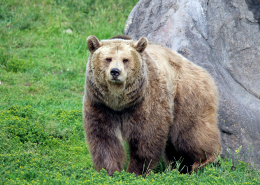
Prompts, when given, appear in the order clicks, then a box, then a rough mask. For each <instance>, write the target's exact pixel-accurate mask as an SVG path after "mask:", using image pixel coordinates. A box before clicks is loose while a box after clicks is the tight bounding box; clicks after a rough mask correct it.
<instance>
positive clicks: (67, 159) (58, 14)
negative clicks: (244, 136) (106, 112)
mask: <svg viewBox="0 0 260 185" xmlns="http://www.w3.org/2000/svg"><path fill="white" fill-rule="evenodd" d="M136 3H137V0H129V1H124V0H114V1H113V0H106V1H105V0H30V1H29V0H24V1H20V0H8V1H6V0H2V1H0V82H1V83H0V184H141V183H142V184H254V183H255V184H259V182H260V174H259V172H258V171H256V170H250V169H249V168H247V166H246V164H245V163H243V162H240V163H239V164H238V165H237V166H236V169H235V170H234V168H232V161H225V160H220V162H219V164H218V165H215V166H213V167H212V166H208V167H207V168H205V169H203V170H201V171H199V172H198V174H194V173H193V174H192V175H180V174H179V173H178V172H177V171H176V170H174V171H167V169H165V167H164V166H163V163H160V165H159V167H158V168H157V169H156V170H155V172H151V174H150V175H149V176H148V177H146V178H145V179H144V178H142V177H135V176H134V175H133V174H128V173H126V172H122V173H115V175H114V177H108V176H107V175H106V172H105V171H101V173H97V172H96V171H95V170H94V168H93V165H92V162H91V157H90V155H89V152H88V147H87V145H86V144H85V138H84V132H83V128H82V111H81V109H82V96H83V91H84V79H85V66H86V62H87V57H88V54H89V53H88V51H87V46H86V41H85V40H86V38H87V37H88V36H89V35H96V36H97V37H98V38H99V39H106V38H109V37H111V36H113V35H116V34H122V33H123V28H124V24H125V21H126V19H127V16H128V14H129V13H130V11H131V9H132V8H133V7H134V5H135V4H136ZM68 29H70V30H72V33H67V32H66V31H68ZM232 169H233V170H232Z"/></svg>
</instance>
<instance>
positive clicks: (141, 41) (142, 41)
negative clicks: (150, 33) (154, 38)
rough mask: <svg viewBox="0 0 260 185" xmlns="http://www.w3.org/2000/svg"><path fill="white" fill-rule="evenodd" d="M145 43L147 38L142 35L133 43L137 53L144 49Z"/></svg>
mask: <svg viewBox="0 0 260 185" xmlns="http://www.w3.org/2000/svg"><path fill="white" fill-rule="evenodd" d="M147 43H148V41H147V38H145V37H142V38H140V39H139V40H138V41H137V42H136V43H135V44H134V48H135V49H136V51H138V52H139V53H142V52H143V51H144V50H145V48H146V46H147Z"/></svg>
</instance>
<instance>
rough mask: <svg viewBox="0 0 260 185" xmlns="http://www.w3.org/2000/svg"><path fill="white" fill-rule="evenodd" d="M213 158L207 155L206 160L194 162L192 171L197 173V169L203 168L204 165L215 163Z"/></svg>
mask: <svg viewBox="0 0 260 185" xmlns="http://www.w3.org/2000/svg"><path fill="white" fill-rule="evenodd" d="M215 160H216V159H215V157H214V155H208V156H207V159H205V160H202V161H196V162H195V163H194V164H193V165H192V170H194V171H196V172H197V171H198V168H204V167H205V166H206V165H208V164H211V163H214V162H215Z"/></svg>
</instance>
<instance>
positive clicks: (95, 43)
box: [87, 35, 101, 54]
mask: <svg viewBox="0 0 260 185" xmlns="http://www.w3.org/2000/svg"><path fill="white" fill-rule="evenodd" d="M87 45H88V50H89V51H90V53H92V54H93V53H94V52H95V51H96V50H97V49H98V48H99V47H100V46H101V45H100V42H99V40H98V39H97V37H95V36H94V35H90V36H89V37H88V38H87Z"/></svg>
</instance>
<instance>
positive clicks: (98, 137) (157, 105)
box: [83, 36, 221, 175]
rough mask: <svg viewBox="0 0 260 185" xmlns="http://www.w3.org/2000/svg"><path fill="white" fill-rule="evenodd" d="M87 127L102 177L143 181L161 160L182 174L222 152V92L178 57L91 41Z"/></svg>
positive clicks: (118, 42)
mask: <svg viewBox="0 0 260 185" xmlns="http://www.w3.org/2000/svg"><path fill="white" fill-rule="evenodd" d="M87 45H88V48H89V50H90V52H91V55H90V57H89V61H88V64H87V72H86V83H85V94H84V102H83V104H84V105H83V120H84V127H85V131H86V140H87V142H88V145H89V150H90V153H91V155H92V160H93V163H94V166H95V168H96V170H97V171H100V170H101V169H102V168H104V169H106V170H107V172H108V174H109V175H112V174H113V173H114V172H115V171H118V172H120V171H121V170H122V164H123V162H124V159H125V150H124V147H123V144H122V141H123V140H125V141H126V142H127V143H128V146H129V150H130V161H129V165H128V168H127V172H130V173H133V172H134V173H135V174H136V175H142V174H143V173H145V172H147V171H148V170H149V169H152V168H154V167H155V165H156V164H157V162H158V161H159V160H160V157H161V156H162V155H163V156H164V159H165V161H166V163H167V164H171V163H173V164H172V165H173V166H174V163H175V162H176V161H178V160H180V161H182V163H181V166H180V171H181V172H182V173H187V172H191V171H192V170H197V169H198V167H199V166H204V165H206V164H208V163H213V162H214V160H215V159H216V158H217V157H218V156H219V154H220V152H221V142H220V132H219V129H218V121H217V112H218V91H217V88H216V85H215V83H214V81H213V80H212V78H211V76H210V75H209V74H208V73H207V72H206V70H204V69H203V68H201V67H199V66H197V65H195V64H193V63H191V62H189V61H188V60H187V59H186V58H184V57H183V56H181V55H180V54H177V53H176V52H174V51H172V50H170V49H168V48H165V47H162V46H159V45H156V44H151V43H148V41H147V39H146V38H144V37H142V38H141V39H140V40H138V41H134V40H133V39H131V38H130V37H127V36H116V37H113V38H111V39H109V40H102V41H99V40H98V39H97V38H96V37H95V36H89V37H88V39H87Z"/></svg>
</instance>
